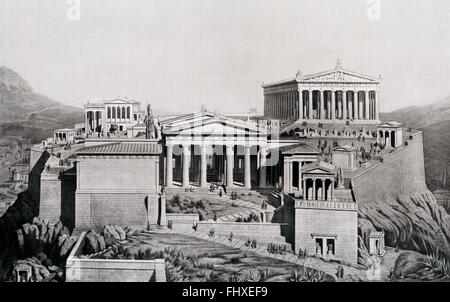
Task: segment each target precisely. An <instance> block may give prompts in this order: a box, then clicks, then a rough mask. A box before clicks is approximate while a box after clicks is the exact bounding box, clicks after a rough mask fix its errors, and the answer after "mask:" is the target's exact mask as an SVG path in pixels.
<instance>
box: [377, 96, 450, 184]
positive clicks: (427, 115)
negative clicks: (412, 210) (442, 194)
mask: <svg viewBox="0 0 450 302" xmlns="http://www.w3.org/2000/svg"><path fill="white" fill-rule="evenodd" d="M449 113H450V96H449V97H447V98H445V99H444V100H442V101H440V102H436V103H434V104H432V105H428V106H424V107H407V108H402V109H399V110H396V111H393V112H389V113H382V114H381V119H382V120H396V121H398V122H401V123H403V124H404V125H405V126H406V127H411V128H415V129H419V130H421V131H422V132H423V137H424V154H425V174H426V179H427V185H428V187H429V188H430V189H431V190H432V191H433V190H434V189H436V188H441V187H444V188H447V189H450V181H447V183H446V184H442V181H441V180H442V172H443V170H444V169H447V174H448V173H449V172H450V140H449V139H448V136H449V134H450V114H449Z"/></svg>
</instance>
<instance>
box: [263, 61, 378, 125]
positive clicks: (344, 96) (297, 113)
mask: <svg viewBox="0 0 450 302" xmlns="http://www.w3.org/2000/svg"><path fill="white" fill-rule="evenodd" d="M380 82H381V78H380V77H378V78H376V77H372V76H367V75H363V74H360V73H356V72H353V71H349V70H345V69H343V68H342V64H341V62H340V60H338V62H337V64H336V67H335V69H332V70H328V71H324V72H320V73H316V74H309V75H302V73H301V72H300V71H299V72H297V75H296V77H295V78H292V79H288V80H284V81H279V82H274V83H269V84H263V85H262V87H263V89H264V116H265V117H267V118H274V119H280V120H293V121H304V120H305V121H306V120H307V121H316V122H322V123H330V122H339V121H344V122H345V121H347V120H351V121H356V122H362V123H377V122H379V90H380V87H379V86H380Z"/></svg>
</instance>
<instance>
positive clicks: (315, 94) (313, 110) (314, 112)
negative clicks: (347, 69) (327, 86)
mask: <svg viewBox="0 0 450 302" xmlns="http://www.w3.org/2000/svg"><path fill="white" fill-rule="evenodd" d="M299 95H300V99H299V104H300V105H299V116H300V118H299V119H300V120H317V119H318V120H336V119H338V120H346V119H350V120H378V119H379V115H378V111H377V109H376V108H377V106H378V105H377V103H378V92H377V91H374V90H364V91H358V90H336V89H333V90H324V89H311V90H310V89H302V88H299Z"/></svg>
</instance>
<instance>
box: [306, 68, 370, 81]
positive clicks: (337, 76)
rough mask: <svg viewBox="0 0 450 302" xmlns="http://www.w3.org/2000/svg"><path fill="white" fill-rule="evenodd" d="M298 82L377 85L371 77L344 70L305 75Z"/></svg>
mask: <svg viewBox="0 0 450 302" xmlns="http://www.w3.org/2000/svg"><path fill="white" fill-rule="evenodd" d="M298 81H299V82H312V83H314V82H320V83H323V82H330V83H371V84H373V83H377V82H378V80H377V79H376V78H373V77H369V76H365V75H361V74H358V73H356V72H351V71H344V70H332V71H328V72H323V73H319V74H314V75H305V76H303V77H301V78H300V79H298Z"/></svg>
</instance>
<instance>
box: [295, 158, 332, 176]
mask: <svg viewBox="0 0 450 302" xmlns="http://www.w3.org/2000/svg"><path fill="white" fill-rule="evenodd" d="M334 171H335V167H334V166H333V165H332V164H329V163H326V162H323V161H316V162H313V163H311V164H308V165H305V166H303V167H302V173H312V174H316V173H317V174H323V173H328V174H334Z"/></svg>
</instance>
